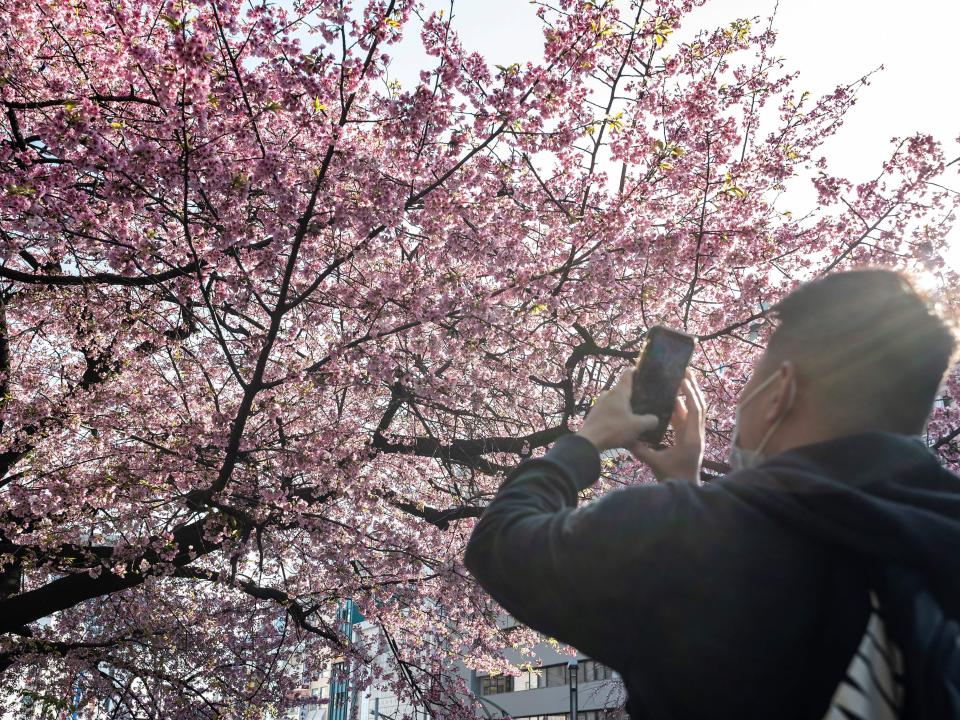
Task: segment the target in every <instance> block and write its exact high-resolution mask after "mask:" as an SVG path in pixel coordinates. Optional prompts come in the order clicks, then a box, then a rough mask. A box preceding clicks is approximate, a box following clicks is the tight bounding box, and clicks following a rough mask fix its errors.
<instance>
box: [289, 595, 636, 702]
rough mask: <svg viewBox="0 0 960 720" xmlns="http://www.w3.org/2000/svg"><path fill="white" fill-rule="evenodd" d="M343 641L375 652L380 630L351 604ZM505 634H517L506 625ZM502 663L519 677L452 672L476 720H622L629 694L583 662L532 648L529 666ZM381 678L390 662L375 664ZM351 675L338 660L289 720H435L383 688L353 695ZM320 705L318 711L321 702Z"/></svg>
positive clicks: (510, 653)
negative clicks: (475, 703)
mask: <svg viewBox="0 0 960 720" xmlns="http://www.w3.org/2000/svg"><path fill="white" fill-rule="evenodd" d="M337 620H338V622H340V624H341V629H342V630H343V631H344V634H345V635H346V636H347V637H349V638H350V639H351V642H355V643H362V644H365V645H367V646H372V645H373V644H374V643H375V642H376V641H377V640H378V639H379V634H380V633H381V632H382V630H381V629H380V627H379V625H377V624H375V623H371V622H369V621H366V620H364V619H363V617H362V616H361V615H360V614H359V612H357V610H356V607H355V606H354V605H353V603H352V602H349V601H348V602H346V603H344V605H343V606H341V608H340V610H339V611H338V613H337ZM502 624H503V627H504V628H506V629H509V628H510V627H515V626H516V624H517V623H516V621H515V620H513V619H512V618H509V617H505V618H503V619H502ZM503 653H504V656H505V657H506V659H507V660H508V661H509V662H511V663H512V664H513V665H515V666H516V667H517V669H518V671H517V672H518V674H516V675H488V674H484V673H477V672H475V671H473V670H470V669H469V668H467V667H466V665H464V664H463V662H462V661H461V662H460V663H458V665H457V667H456V670H457V672H459V673H460V675H461V676H462V677H463V678H464V680H465V681H466V684H467V686H468V687H470V689H471V690H472V692H473V694H474V695H475V696H476V697H477V699H478V700H479V701H480V703H481V704H482V706H483V714H481V715H480V718H502V717H508V716H509V717H512V718H515V720H570V718H571V713H570V711H571V701H573V703H574V704H575V705H576V710H577V720H627V715H626V713H625V712H623V710H622V707H623V704H624V702H625V700H626V691H625V689H624V686H623V683H622V681H621V680H620V677H619V676H618V675H617V673H615V672H613V671H612V670H611V669H610V668H609V667H607V666H605V665H603V664H602V663H599V662H597V661H595V660H593V659H591V658H588V657H586V656H584V655H581V654H578V655H577V656H576V657H571V656H570V655H569V654H563V653H561V652H560V651H559V648H558V647H556V646H555V645H553V644H551V643H548V642H546V641H544V642H542V643H539V644H538V645H536V646H535V647H534V659H533V661H532V662H531V661H530V660H531V659H530V658H529V657H528V656H527V657H525V656H521V655H520V654H519V652H517V651H516V650H512V649H509V648H507V649H504V651H503ZM373 662H374V663H375V664H378V665H380V667H381V668H382V672H379V673H377V674H379V675H381V676H382V675H384V674H385V672H386V670H387V667H388V665H389V663H390V657H389V655H386V654H384V655H381V656H378V657H375V658H374V660H373ZM354 674H355V672H354V668H352V667H350V665H349V662H348V661H346V660H335V661H334V662H332V663H329V664H327V666H326V667H324V668H323V670H322V672H321V675H320V676H319V677H317V678H314V679H311V680H310V681H309V682H306V681H305V683H304V687H303V689H302V690H301V693H302V695H301V696H302V697H304V698H305V699H306V698H307V697H309V698H310V699H309V700H308V704H305V705H304V706H303V707H302V708H298V709H295V710H291V711H290V712H289V713H288V715H287V718H289V719H290V720H400V718H403V717H405V716H406V717H410V718H413V719H414V720H432V718H433V717H434V716H433V715H431V713H430V711H429V709H427V708H422V707H414V706H413V705H410V704H409V703H408V702H406V701H401V700H400V699H399V698H398V697H397V696H396V694H394V693H393V692H392V691H391V690H389V689H387V688H386V687H384V686H383V685H382V684H381V685H379V686H378V685H377V683H374V684H373V685H371V686H369V687H367V688H365V689H364V690H362V691H358V690H357V687H356V683H355V682H354V681H353V676H354ZM324 699H325V700H326V701H327V702H326V703H324V704H317V703H318V701H320V700H324Z"/></svg>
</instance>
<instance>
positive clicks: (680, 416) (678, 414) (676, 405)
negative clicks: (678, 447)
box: [670, 395, 687, 430]
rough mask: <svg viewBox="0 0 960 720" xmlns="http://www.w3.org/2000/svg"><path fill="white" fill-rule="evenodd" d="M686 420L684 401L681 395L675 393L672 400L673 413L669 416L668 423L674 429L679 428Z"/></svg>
mask: <svg viewBox="0 0 960 720" xmlns="http://www.w3.org/2000/svg"><path fill="white" fill-rule="evenodd" d="M686 422H687V405H686V403H685V402H684V399H683V395H677V397H676V399H675V400H674V402H673V414H672V415H671V416H670V424H671V425H673V429H674V430H679V429H680V428H682V427H683V426H684V425H685V424H686Z"/></svg>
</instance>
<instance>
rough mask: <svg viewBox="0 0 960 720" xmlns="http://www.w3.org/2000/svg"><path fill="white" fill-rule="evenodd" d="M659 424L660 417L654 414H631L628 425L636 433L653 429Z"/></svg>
mask: <svg viewBox="0 0 960 720" xmlns="http://www.w3.org/2000/svg"><path fill="white" fill-rule="evenodd" d="M659 424H660V418H658V417H657V416H656V415H631V416H630V425H631V427H632V428H633V432H634V434H636V435H639V434H640V433H645V432H647V431H648V430H653V429H654V428H655V427H657V425H659Z"/></svg>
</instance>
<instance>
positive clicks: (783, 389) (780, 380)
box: [765, 360, 797, 423]
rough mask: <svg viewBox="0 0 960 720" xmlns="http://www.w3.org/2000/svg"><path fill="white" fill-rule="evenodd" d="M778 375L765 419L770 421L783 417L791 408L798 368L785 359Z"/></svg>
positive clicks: (778, 370) (768, 402)
mask: <svg viewBox="0 0 960 720" xmlns="http://www.w3.org/2000/svg"><path fill="white" fill-rule="evenodd" d="M777 376H778V377H777V383H776V386H775V389H774V392H773V394H772V395H771V397H770V399H769V400H768V401H767V408H766V418H765V419H766V421H767V422H768V423H772V422H773V421H775V420H776V419H777V418H779V417H783V416H784V415H785V414H786V413H787V412H788V411H789V410H790V408H791V407H792V406H793V400H794V393H795V392H796V388H797V368H796V366H795V365H794V364H793V363H792V362H790V361H789V360H784V361H783V362H782V363H781V364H780V367H779V368H778V369H777Z"/></svg>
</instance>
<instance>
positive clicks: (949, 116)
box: [391, 0, 960, 269]
mask: <svg viewBox="0 0 960 720" xmlns="http://www.w3.org/2000/svg"><path fill="white" fill-rule="evenodd" d="M426 5H427V7H428V8H429V9H432V8H434V7H437V8H439V7H444V8H449V4H448V2H441V1H440V0H427V3H426ZM774 6H775V0H710V2H708V3H707V4H706V5H705V6H704V7H702V8H698V9H697V10H696V11H694V13H693V14H691V15H690V16H688V18H687V20H686V22H685V24H684V27H683V29H682V30H681V31H679V32H677V33H676V34H675V35H673V36H671V38H670V42H674V43H675V42H682V41H685V40H688V39H689V38H690V37H691V36H692V35H693V34H695V32H696V31H697V30H699V29H703V28H707V27H717V26H721V25H727V24H729V23H730V22H731V21H732V20H734V19H736V18H739V17H748V18H749V17H754V16H759V17H760V18H762V19H763V21H764V22H765V19H766V18H767V17H768V16H769V15H770V14H771V12H772V11H773V9H774ZM454 7H455V10H454V26H455V27H456V28H457V30H458V32H459V34H460V36H461V39H462V40H463V42H464V45H465V46H466V47H467V48H470V49H475V50H478V51H480V52H482V53H483V54H484V55H485V56H486V57H487V59H488V62H489V63H490V64H491V65H492V64H494V63H496V64H501V65H509V64H511V63H514V62H524V61H526V60H536V59H538V57H539V54H540V51H541V48H542V43H543V40H542V36H541V34H540V29H539V23H538V21H537V19H536V17H535V15H534V10H535V6H534V5H531V4H529V3H528V2H527V0H457V2H456V4H455V6H454ZM775 27H776V29H777V31H778V34H779V37H778V41H777V48H778V54H779V55H782V56H784V57H785V58H786V65H787V69H789V70H799V71H800V77H799V79H798V81H797V82H798V85H797V87H798V88H800V89H803V90H810V91H811V92H812V93H814V94H815V95H816V94H819V93H822V92H827V91H829V90H832V89H833V88H834V87H835V86H836V85H838V84H840V83H844V84H846V83H849V82H851V81H853V80H856V79H857V78H860V77H862V76H863V75H865V74H866V73H867V72H869V71H870V70H872V69H874V68H876V67H878V66H880V65H883V66H884V70H882V71H881V72H879V73H876V74H875V75H874V76H873V78H872V80H871V84H870V86H869V87H867V88H865V89H864V90H863V91H862V92H861V93H860V95H859V96H858V97H859V99H858V101H857V104H856V105H855V106H854V107H853V108H852V110H851V111H850V113H849V115H848V117H847V121H846V124H845V125H844V127H843V128H842V129H841V130H840V131H839V132H838V133H837V134H836V135H835V136H834V137H832V138H830V139H829V140H828V141H827V142H826V143H825V144H824V147H823V149H824V152H825V153H826V154H827V155H828V158H829V161H830V169H831V171H832V172H833V173H835V174H837V175H840V176H844V177H848V178H849V179H851V180H853V181H860V180H865V179H867V178H869V177H872V176H874V175H876V173H877V171H878V169H879V166H880V163H881V162H882V161H883V159H884V158H885V157H886V156H888V155H889V151H890V149H891V146H890V144H889V143H890V139H891V138H892V137H894V136H899V137H902V136H905V135H909V134H912V133H914V132H918V131H920V132H926V133H930V134H932V135H933V136H934V137H935V138H937V139H939V140H941V141H942V142H944V143H945V147H946V152H947V153H948V155H947V157H948V159H953V158H955V157H957V156H960V142H958V137H960V93H958V92H957V91H956V84H955V83H956V82H957V78H956V70H957V69H958V65H960V64H958V62H957V54H956V53H957V38H956V29H957V28H958V27H960V2H958V1H957V0H913V2H912V3H910V4H909V5H904V3H903V2H902V0H900V1H899V2H894V1H893V0H869V2H868V1H867V0H857V1H854V0H780V3H779V8H778V9H777V20H776V22H775ZM417 40H418V38H415V37H413V38H404V42H403V43H402V44H401V46H399V47H397V48H395V49H394V50H393V53H392V54H393V55H394V57H395V62H394V65H393V68H392V71H391V75H392V76H393V77H395V78H396V79H398V80H400V81H401V82H402V83H403V84H404V85H407V84H408V83H412V82H415V81H416V77H417V73H418V72H419V71H420V70H421V69H422V68H425V67H430V64H431V63H429V62H428V61H427V60H428V59H427V58H425V57H424V56H423V55H422V54H421V53H418V52H416V50H415V49H414V48H415V44H416V42H417ZM411 41H412V42H411ZM431 60H432V59H431ZM958 165H960V163H958ZM957 169H958V167H957V165H955V166H954V172H953V173H952V175H951V177H952V180H951V182H950V187H953V188H957V189H958V190H960V174H958V173H957V172H956V170H957ZM812 199H813V196H812V195H810V194H808V193H806V192H805V191H799V192H798V195H797V197H796V200H797V203H798V207H797V208H796V211H804V210H806V209H808V207H805V206H804V205H806V204H808V203H810V202H812ZM949 259H950V262H951V264H952V265H953V266H954V267H955V268H957V269H960V228H955V229H954V232H953V234H952V251H951V255H950V258H949Z"/></svg>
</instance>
